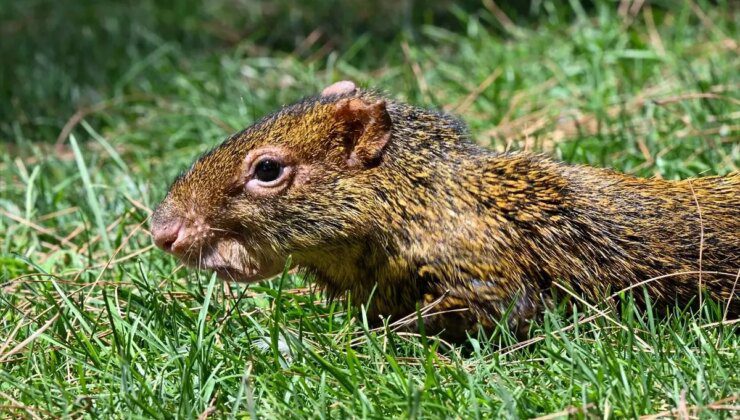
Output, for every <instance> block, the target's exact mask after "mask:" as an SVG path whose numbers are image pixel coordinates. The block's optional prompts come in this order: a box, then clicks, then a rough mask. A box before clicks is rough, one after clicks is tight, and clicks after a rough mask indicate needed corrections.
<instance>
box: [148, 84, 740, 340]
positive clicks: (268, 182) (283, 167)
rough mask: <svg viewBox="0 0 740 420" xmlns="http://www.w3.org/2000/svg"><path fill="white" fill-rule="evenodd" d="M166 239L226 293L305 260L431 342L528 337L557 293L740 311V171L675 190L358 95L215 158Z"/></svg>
mask: <svg viewBox="0 0 740 420" xmlns="http://www.w3.org/2000/svg"><path fill="white" fill-rule="evenodd" d="M152 234H153V236H154V240H155V243H156V244H157V245H158V246H159V247H161V248H162V249H164V250H165V251H168V252H171V253H173V254H175V255H176V256H177V257H179V258H180V259H181V260H182V261H184V262H185V263H187V264H189V265H192V266H196V267H201V268H206V269H211V270H215V271H216V272H217V273H218V274H219V276H220V277H222V278H223V279H225V280H236V281H246V282H251V281H259V280H262V279H265V278H268V277H271V276H274V275H276V274H278V273H279V272H281V271H282V269H283V268H284V264H285V261H286V258H287V257H288V256H289V255H290V256H292V261H293V262H294V263H295V264H297V265H298V266H299V267H300V268H301V269H303V270H304V271H305V272H306V273H308V274H312V275H313V276H314V277H315V279H316V282H317V283H318V284H319V285H320V286H321V287H323V288H324V290H326V292H327V293H328V294H329V295H331V296H341V295H344V294H345V293H347V292H350V293H351V295H352V301H353V302H356V303H358V302H359V303H365V302H367V301H368V300H369V299H370V298H371V294H372V300H371V302H370V306H369V313H370V316H371V317H372V318H377V316H378V315H383V316H385V317H388V316H390V317H391V319H398V318H399V317H401V316H404V315H407V314H409V313H412V312H414V311H415V310H416V308H417V307H421V306H424V305H428V304H431V303H433V302H434V304H435V307H434V308H433V310H432V312H443V313H442V314H439V315H435V316H429V317H427V318H425V327H426V331H427V332H428V333H438V332H443V333H444V335H445V336H446V337H448V338H451V339H460V338H463V337H464V336H465V333H466V332H472V331H473V330H475V329H476V328H479V327H481V326H482V327H483V328H491V327H492V326H494V325H495V324H496V322H497V321H499V320H501V319H502V318H503V317H504V316H508V318H506V319H507V320H508V323H509V325H510V326H511V327H512V328H513V329H514V330H516V331H517V332H518V333H520V334H521V333H523V332H525V331H526V329H527V327H528V325H529V322H530V321H531V320H532V319H533V318H534V317H535V316H536V315H537V314H538V313H539V312H540V311H541V310H542V308H543V299H544V298H543V296H546V295H547V294H548V291H549V289H550V288H551V287H552V282H553V281H559V282H561V283H563V284H564V285H566V286H568V287H570V288H572V289H573V290H574V291H575V292H577V293H580V294H581V295H583V296H584V297H585V298H587V299H588V300H590V301H592V302H600V301H602V300H604V299H605V298H606V297H607V296H609V295H610V294H611V293H613V292H617V291H619V290H621V289H625V288H628V287H630V286H631V285H636V284H638V283H641V282H645V284H644V287H645V288H646V289H647V290H648V292H649V295H650V297H651V299H652V300H653V301H654V302H655V303H656V304H658V305H662V306H669V307H670V306H671V305H685V304H687V303H689V302H690V301H697V300H698V299H699V295H700V293H699V292H700V283H701V286H702V288H703V289H704V290H705V291H706V293H707V294H708V295H709V296H711V297H712V298H714V299H716V300H717V301H719V303H721V304H722V305H723V307H725V306H727V308H728V309H729V313H730V315H732V316H737V315H738V314H739V313H740V297H739V296H738V294H739V293H740V286H737V277H738V273H740V173H733V174H730V175H728V176H725V177H706V178H699V179H691V180H684V181H664V180H659V179H641V178H635V177H631V176H628V175H624V174H620V173H617V172H613V171H610V170H606V169H597V168H592V167H587V166H575V165H568V164H563V163H558V162H554V161H551V160H549V159H547V158H545V157H542V156H537V155H531V154H525V153H510V154H497V153H494V152H492V151H489V150H486V149H485V148H482V147H480V146H477V145H476V144H475V143H474V142H472V141H470V139H469V135H468V133H467V130H466V128H465V126H464V124H463V123H462V122H461V121H460V120H458V119H456V118H453V117H451V116H448V115H444V114H441V113H438V112H435V111H430V110H425V109H421V108H417V107H413V106H410V105H407V104H404V103H399V102H394V101H392V100H390V99H387V98H385V97H383V96H382V95H380V94H378V93H375V92H372V91H366V90H360V89H357V88H356V87H355V85H354V84H353V83H351V82H339V83H336V84H334V85H332V86H329V87H328V88H326V89H325V90H324V91H323V93H322V94H321V95H319V96H316V97H311V98H307V99H304V100H303V101H301V102H298V103H296V104H294V105H291V106H287V107H285V108H283V109H281V110H280V111H278V112H276V113H275V114H272V115H269V116H267V117H265V118H264V119H262V120H261V121H259V122H257V123H256V124H254V125H252V126H251V127H249V128H247V129H245V130H243V131H241V132H239V133H237V134H235V135H233V136H231V137H230V138H229V139H227V140H226V141H225V142H224V143H222V144H221V145H220V146H218V147H216V148H215V149H213V150H211V151H210V152H208V153H206V154H205V155H203V156H202V157H200V159H198V160H197V161H196V162H195V163H194V164H193V165H192V167H191V168H190V169H189V170H188V171H186V172H185V173H184V174H182V175H181V176H180V177H178V178H177V179H176V180H175V182H174V183H173V184H172V186H171V188H170V191H169V192H168V193H167V196H166V197H165V199H164V201H163V202H162V203H161V204H160V206H159V207H158V208H157V210H156V212H155V214H154V216H153V219H152ZM700 270H701V271H702V273H701V275H700V274H699V271H700ZM661 276H665V277H662V278H660V279H657V280H654V281H648V280H650V279H653V278H656V277H661ZM637 291H640V289H637ZM635 296H636V297H638V298H639V297H641V296H642V292H640V293H636V294H635Z"/></svg>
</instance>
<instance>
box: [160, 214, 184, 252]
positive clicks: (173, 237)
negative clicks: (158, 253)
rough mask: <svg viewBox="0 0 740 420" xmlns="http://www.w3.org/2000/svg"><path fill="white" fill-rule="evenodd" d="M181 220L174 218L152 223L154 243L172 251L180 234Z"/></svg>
mask: <svg viewBox="0 0 740 420" xmlns="http://www.w3.org/2000/svg"><path fill="white" fill-rule="evenodd" d="M182 227H183V224H182V220H179V219H174V220H169V221H167V222H164V223H154V224H153V225H152V237H154V244H155V245H157V246H158V247H160V248H162V249H163V250H165V251H167V252H174V244H175V242H177V240H178V238H179V237H180V235H182Z"/></svg>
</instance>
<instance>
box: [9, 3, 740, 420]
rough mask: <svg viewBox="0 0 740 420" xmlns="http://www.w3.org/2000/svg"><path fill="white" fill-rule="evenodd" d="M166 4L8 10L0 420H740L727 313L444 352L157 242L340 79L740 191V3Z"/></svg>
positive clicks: (475, 125) (599, 318)
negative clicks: (192, 172) (201, 419)
mask: <svg viewBox="0 0 740 420" xmlns="http://www.w3.org/2000/svg"><path fill="white" fill-rule="evenodd" d="M58 3H65V5H61V4H58ZM163 3H165V2H161V1H155V0H142V1H140V2H114V1H108V0H105V1H97V2H95V1H92V0H81V1H78V2H51V1H45V0H44V1H42V0H29V1H24V2H11V1H2V5H1V6H0V38H1V41H0V54H1V55H0V56H1V57H2V59H1V60H2V64H1V65H0V95H1V96H2V101H0V152H1V153H0V193H1V194H0V288H1V289H0V417H18V416H23V417H26V418H47V417H60V416H64V417H75V418H76V417H92V418H97V417H113V418H118V417H126V418H129V417H131V418H172V417H184V418H194V417H198V416H212V417H231V416H233V417H247V416H256V417H265V418H272V417H345V416H346V417H371V418H387V417H412V418H417V417H426V418H438V417H462V418H477V417H483V418H498V417H515V418H516V417H537V416H548V415H549V416H550V417H548V418H558V417H568V416H574V417H609V418H621V417H639V416H677V417H681V418H688V416H697V417H701V418H737V417H738V416H740V401H738V399H740V373H738V371H739V369H738V366H740V334H739V331H738V325H739V324H737V323H735V322H734V321H735V320H725V321H727V322H724V323H723V322H722V321H723V314H722V308H719V307H718V306H716V305H713V304H712V303H711V302H706V303H705V304H704V306H702V307H701V308H699V309H698V310H695V311H681V310H678V309H677V310H676V311H674V312H673V313H671V314H670V315H668V316H664V315H663V314H660V315H659V314H657V313H655V314H654V313H653V311H651V310H650V309H649V308H648V310H640V309H638V308H636V307H635V306H634V305H633V304H632V303H631V301H630V297H629V296H625V297H624V299H623V300H622V301H621V302H620V306H621V307H620V308H619V310H614V308H611V307H609V306H604V305H602V304H601V303H599V302H594V303H593V304H588V305H586V304H583V305H576V306H575V307H574V308H575V309H574V310H566V307H567V306H568V305H567V302H565V301H566V299H563V302H562V304H561V305H559V306H558V307H557V308H555V309H553V310H552V311H550V312H548V313H547V314H546V315H545V317H544V319H543V320H542V322H540V323H539V324H537V325H536V326H535V327H534V328H533V330H532V331H531V334H530V337H531V338H530V339H529V340H527V341H519V342H517V341H516V340H514V339H513V338H511V336H510V334H508V332H506V331H503V330H501V331H496V332H495V333H493V334H491V335H490V336H488V337H483V336H476V337H471V339H470V341H469V343H467V345H465V346H459V347H454V348H448V347H446V346H445V345H443V344H442V343H440V342H439V341H438V340H435V339H434V338H433V337H418V336H413V335H408V334H396V333H394V332H390V331H386V330H372V331H371V330H369V329H368V328H367V327H366V325H367V324H366V323H365V322H364V319H363V313H362V311H361V310H357V309H354V308H353V307H351V306H349V305H347V304H346V303H345V302H344V301H333V302H327V301H326V300H325V299H323V297H322V295H321V293H320V291H317V290H316V289H315V288H314V287H312V281H311V279H304V278H300V276H297V275H294V274H291V273H286V274H285V275H283V276H282V277H281V278H276V279H272V280H270V281H266V282H263V283H260V284H253V285H249V286H247V285H242V284H227V283H223V282H221V281H219V280H217V279H215V278H214V276H213V275H212V274H211V273H208V272H197V271H196V270H192V269H186V268H183V267H181V266H179V264H178V263H177V262H176V261H175V260H174V258H173V257H171V256H169V255H166V254H164V253H163V252H160V251H159V250H157V249H155V248H154V247H153V246H152V242H151V238H150V235H149V233H148V221H147V220H148V217H149V216H150V215H151V212H152V209H153V208H154V207H155V206H156V204H157V203H158V201H159V200H160V199H161V198H162V197H163V195H164V193H165V192H166V189H167V187H168V185H169V183H170V181H171V180H172V179H173V178H174V177H175V176H176V175H177V174H178V173H179V172H180V171H182V170H183V169H185V168H187V166H188V165H189V164H190V163H191V162H192V161H193V160H194V159H195V158H196V157H197V156H198V155H199V154H200V153H202V152H204V151H206V150H208V149H209V148H211V147H213V146H214V145H216V144H218V143H219V142H220V141H222V140H223V139H224V138H226V137H227V136H228V135H229V134H231V133H233V132H235V131H238V130H239V129H241V128H243V127H245V126H247V125H249V124H250V123H252V122H253V121H255V120H256V119H259V118H260V117H261V116H262V115H264V114H266V113H269V112H271V111H273V110H275V109H277V108H278V107H279V106H280V105H282V104H287V103H290V102H293V101H295V100H298V99H299V98H301V97H302V96H305V95H310V94H315V93H316V92H318V91H319V90H320V89H321V88H323V87H324V86H326V85H328V84H330V83H332V82H334V81H337V80H341V79H352V80H354V81H356V82H357V83H359V84H360V85H362V86H365V87H373V88H378V89H382V90H384V91H386V92H388V94H389V95H390V96H392V97H394V98H397V99H401V100H405V101H409V102H413V103H416V104H421V105H424V106H429V107H435V108H441V109H444V110H446V111H449V112H452V113H455V114H457V115H459V116H461V117H462V118H463V119H464V120H465V121H466V122H467V123H468V124H469V126H470V129H471V131H472V133H473V136H474V138H475V139H476V140H477V141H478V142H480V143H481V144H485V145H489V146H490V147H491V148H493V149H496V150H501V151H503V150H531V151H538V152H543V153H545V154H547V155H550V156H553V157H555V158H557V159H561V160H565V161H569V162H576V163H588V164H591V165H596V166H604V167H611V168H614V169H617V170H619V171H623V172H627V173H631V174H635V175H637V176H655V177H662V178H666V179H680V178H687V177H692V176H700V175H710V174H720V175H721V174H726V173H729V172H732V171H737V170H738V166H739V165H740V94H739V92H740V90H739V89H738V88H739V87H740V78H739V77H738V75H739V74H740V54H738V52H739V51H740V45H739V44H738V39H740V36H738V30H737V26H738V23H740V13H738V7H737V4H733V3H732V2H730V1H716V2H708V1H699V0H695V1H691V0H687V1H678V2H671V1H655V2H644V3H643V2H641V1H621V2H618V1H605V0H604V1H593V2H587V4H586V3H584V4H581V3H579V1H578V0H572V1H569V2H556V1H550V0H539V1H532V2H530V3H529V4H527V5H526V6H521V5H518V6H514V5H515V4H518V3H517V2H510V3H511V5H510V4H508V3H505V2H501V1H499V2H494V1H491V0H484V1H482V2H474V1H464V2H461V3H459V4H455V3H453V2H448V1H442V2H439V3H438V4H437V5H435V6H434V7H429V6H425V3H423V2H413V1H411V0H409V1H401V2H391V1H381V2H379V5H378V6H374V7H373V8H372V9H373V10H369V9H368V6H367V2H361V1H358V0H351V1H347V2H342V3H339V4H333V5H332V4H329V3H328V2H327V3H316V4H313V5H294V4H290V3H289V2H287V1H282V0H281V1H276V2H254V1H234V0H215V1H211V2H205V3H204V4H201V3H200V2H197V1H195V0H184V1H182V2H175V3H174V5H173V4H168V5H166V6H165V5H163ZM636 293H642V292H641V291H639V290H638V291H636ZM563 295H565V293H563Z"/></svg>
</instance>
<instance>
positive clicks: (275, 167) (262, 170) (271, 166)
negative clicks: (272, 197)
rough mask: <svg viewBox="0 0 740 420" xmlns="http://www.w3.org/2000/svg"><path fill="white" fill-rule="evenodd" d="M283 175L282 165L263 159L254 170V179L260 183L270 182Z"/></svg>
mask: <svg viewBox="0 0 740 420" xmlns="http://www.w3.org/2000/svg"><path fill="white" fill-rule="evenodd" d="M282 173H283V165H282V164H281V163H280V162H278V161H276V160H273V159H264V160H262V161H260V162H258V163H257V166H256V167H255V168H254V178H255V179H257V180H259V181H262V182H271V181H274V180H276V179H278V178H279V177H280V174H282Z"/></svg>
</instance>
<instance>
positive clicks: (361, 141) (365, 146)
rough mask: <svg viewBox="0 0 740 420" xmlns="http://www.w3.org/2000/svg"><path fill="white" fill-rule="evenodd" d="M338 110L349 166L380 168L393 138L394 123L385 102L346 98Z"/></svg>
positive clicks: (340, 102) (338, 103)
mask: <svg viewBox="0 0 740 420" xmlns="http://www.w3.org/2000/svg"><path fill="white" fill-rule="evenodd" d="M335 106H336V109H335V116H336V118H337V120H338V121H339V122H340V123H342V125H343V126H344V128H345V130H344V133H343V134H344V147H345V149H346V151H347V163H348V164H349V166H351V167H357V166H360V167H371V166H373V165H375V164H377V162H378V160H379V159H380V157H381V156H382V154H383V149H384V148H385V146H386V144H388V141H389V140H390V138H391V128H392V122H391V117H390V115H389V114H388V110H387V109H386V104H385V101H383V100H378V101H375V102H366V101H365V100H364V99H361V98H345V99H341V100H339V101H338V102H337V103H336V105H335Z"/></svg>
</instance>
